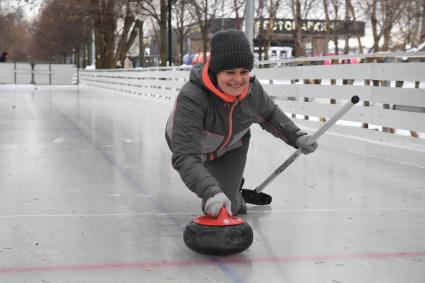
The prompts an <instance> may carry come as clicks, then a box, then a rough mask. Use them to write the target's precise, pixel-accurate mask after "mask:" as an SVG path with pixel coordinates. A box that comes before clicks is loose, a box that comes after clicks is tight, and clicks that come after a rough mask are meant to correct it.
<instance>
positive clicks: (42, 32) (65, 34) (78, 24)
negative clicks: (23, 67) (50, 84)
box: [30, 0, 90, 65]
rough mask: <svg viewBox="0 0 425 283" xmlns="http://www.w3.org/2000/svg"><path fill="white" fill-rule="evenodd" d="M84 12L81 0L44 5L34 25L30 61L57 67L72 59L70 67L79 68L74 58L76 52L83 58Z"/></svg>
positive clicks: (85, 39)
mask: <svg viewBox="0 0 425 283" xmlns="http://www.w3.org/2000/svg"><path fill="white" fill-rule="evenodd" d="M87 9H88V3H87V2H86V1H84V0H74V1H72V2H71V1H60V0H53V1H50V2H48V3H47V4H46V6H45V7H44V8H43V10H42V12H41V16H40V18H39V20H38V21H37V22H36V23H35V24H34V29H35V31H34V34H33V37H32V40H31V44H30V54H31V57H32V58H33V59H36V60H49V61H55V62H60V63H65V62H67V58H69V57H73V58H74V59H75V60H74V62H73V63H76V64H77V65H79V63H80V60H77V58H79V57H80V52H81V53H83V54H84V49H85V48H86V45H87V43H88V40H89V33H90V30H89V26H90V25H89V18H88V14H87V12H86V11H87ZM72 55H73V56H72Z"/></svg>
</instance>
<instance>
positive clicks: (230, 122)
mask: <svg viewBox="0 0 425 283" xmlns="http://www.w3.org/2000/svg"><path fill="white" fill-rule="evenodd" d="M238 102H239V99H237V100H235V102H234V103H233V104H232V107H231V108H230V113H229V129H228V131H227V137H226V139H225V141H224V143H223V144H222V145H221V147H220V151H221V150H223V149H224V148H225V147H226V146H227V145H228V144H229V143H230V139H231V137H232V133H233V111H234V110H235V107H236V105H237V104H238Z"/></svg>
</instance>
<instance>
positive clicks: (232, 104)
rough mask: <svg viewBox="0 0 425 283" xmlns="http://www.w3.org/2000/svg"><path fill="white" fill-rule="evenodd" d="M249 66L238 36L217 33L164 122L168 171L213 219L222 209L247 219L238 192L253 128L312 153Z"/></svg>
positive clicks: (242, 39)
mask: <svg viewBox="0 0 425 283" xmlns="http://www.w3.org/2000/svg"><path fill="white" fill-rule="evenodd" d="M253 65H254V59H253V54H252V52H251V49H250V45H249V42H248V40H247V38H246V37H245V35H244V33H243V32H241V31H239V30H226V31H220V32H218V33H216V34H215V35H214V36H213V38H212V39H211V50H210V58H209V59H208V60H207V62H206V64H205V65H195V66H194V67H193V69H192V70H191V73H190V80H189V81H188V82H187V83H186V84H185V85H184V86H183V88H182V89H181V91H180V93H179V95H178V97H177V100H176V104H175V107H174V109H173V111H172V113H171V115H170V117H169V119H168V121H167V129H166V139H167V142H168V145H169V147H170V149H171V151H172V164H173V167H174V168H175V169H176V170H177V171H178V172H179V174H180V176H181V178H182V180H183V182H184V183H185V184H186V186H187V187H188V188H189V189H190V190H191V191H192V192H194V193H195V194H196V195H198V196H199V197H200V198H202V204H201V207H202V210H203V211H204V213H205V214H207V215H210V216H212V217H217V215H218V213H219V211H220V209H221V208H222V207H223V206H224V207H225V208H226V209H227V211H228V213H229V214H233V215H235V214H238V213H246V204H245V201H244V200H243V198H242V194H241V191H240V189H241V182H242V180H243V172H244V169H245V163H246V157H247V152H248V146H249V140H250V136H251V134H250V130H249V128H250V126H251V124H252V123H258V124H260V125H261V127H262V128H263V129H265V130H266V131H268V132H270V133H272V134H273V135H274V136H276V137H278V138H280V139H282V140H283V141H284V142H286V143H287V144H289V145H291V146H293V147H295V148H298V147H301V148H302V149H303V152H304V153H305V154H307V153H311V152H313V151H314V150H315V149H316V148H317V143H313V144H308V143H307V141H308V135H307V134H306V133H304V132H302V131H300V129H299V128H298V127H297V126H296V125H295V124H294V123H293V122H292V120H291V119H289V118H288V117H287V116H286V115H285V114H284V113H283V111H282V110H281V109H280V108H279V107H278V106H277V105H276V104H275V103H274V102H273V100H272V99H271V98H270V97H269V96H268V95H267V93H266V92H265V91H264V90H263V88H262V86H261V84H260V83H259V81H258V80H256V79H255V78H253V77H250V71H251V70H252V68H253Z"/></svg>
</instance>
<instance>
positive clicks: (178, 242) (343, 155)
mask: <svg viewBox="0 0 425 283" xmlns="http://www.w3.org/2000/svg"><path fill="white" fill-rule="evenodd" d="M172 107H173V102H172V101H167V100H160V99H155V98H147V97H140V96H135V95H130V94H119V93H113V92H110V91H105V90H99V89H95V88H90V87H85V86H67V87H65V86H64V87H47V86H46V87H41V86H38V87H34V86H5V85H4V86H0V282H1V283H4V282H11V283H18V282H72V283H75V282H91V283H92V282H114V283H116V282H234V283H239V282H267V283H272V282H285V283H291V282H296V283H300V282H309V283H310V282H328V283H348V282H353V283H354V282H355V283H359V282H362V283H365V282H376V283H395V282H409V283H424V282H425V169H424V168H418V167H413V166H407V165H402V164H398V163H394V162H388V161H384V160H381V159H376V158H369V157H367V156H364V155H357V154H353V153H347V152H346V151H344V149H343V148H341V149H340V150H336V149H331V148H329V147H326V146H319V149H318V150H317V151H316V152H315V153H314V154H311V155H308V156H301V157H300V158H299V159H298V160H297V161H295V162H294V164H292V165H291V166H290V167H289V168H288V169H287V170H286V171H284V172H283V173H282V174H281V175H280V176H279V177H278V178H277V179H276V180H275V181H274V182H272V183H271V184H270V185H269V186H268V187H267V188H266V189H265V191H264V192H266V193H269V194H271V195H272V196H273V202H272V204H271V205H270V206H263V207H261V206H250V205H249V206H248V214H246V215H243V216H242V217H243V218H244V219H245V220H246V222H248V223H249V224H250V225H251V226H252V228H253V231H254V242H253V244H252V246H251V247H250V248H249V249H248V250H247V251H245V252H243V253H241V254H239V255H234V256H230V257H210V256H204V255H200V254H197V253H194V252H192V251H191V250H189V249H188V248H187V247H186V246H185V244H184V242H183V237H182V233H183V230H184V227H185V225H186V224H187V223H188V222H190V221H191V219H193V218H194V217H196V216H198V215H200V214H201V209H200V200H199V199H198V198H197V197H196V196H195V195H194V194H193V193H191V192H190V191H189V190H188V189H187V188H186V187H185V186H184V184H183V183H182V181H181V180H180V177H179V175H178V174H177V172H176V171H175V170H174V169H173V168H172V166H171V163H170V158H171V153H170V151H169V149H168V147H167V145H166V141H165V139H164V127H165V122H166V119H167V117H168V114H169V112H170V110H171V108H172ZM319 145H320V140H319ZM293 151H294V149H293V148H290V147H289V146H287V145H286V144H283V143H282V142H281V141H279V140H277V139H275V138H274V137H273V136H271V135H270V134H268V133H267V132H264V131H262V130H261V129H260V128H259V127H258V126H255V127H253V128H252V139H251V145H250V152H249V156H248V164H247V168H246V174H245V178H246V182H245V187H246V188H250V189H253V188H255V187H256V186H257V185H259V184H260V183H261V182H262V181H263V180H264V179H265V178H266V177H267V176H268V175H269V174H271V173H272V172H273V170H274V169H275V168H276V167H278V166H279V165H280V164H281V163H282V162H283V161H284V160H285V159H286V158H287V157H288V156H289V155H290V154H291V153H292V152H293Z"/></svg>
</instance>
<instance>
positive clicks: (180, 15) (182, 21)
mask: <svg viewBox="0 0 425 283" xmlns="http://www.w3.org/2000/svg"><path fill="white" fill-rule="evenodd" d="M189 4H190V2H189V0H180V1H178V2H177V3H176V6H175V14H176V25H177V27H176V33H177V42H178V45H179V60H180V63H183V56H184V44H185V39H186V38H187V36H188V34H189V33H190V32H191V26H192V25H193V23H194V22H195V19H194V18H193V17H192V16H191V14H190V13H187V9H188V7H189Z"/></svg>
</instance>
